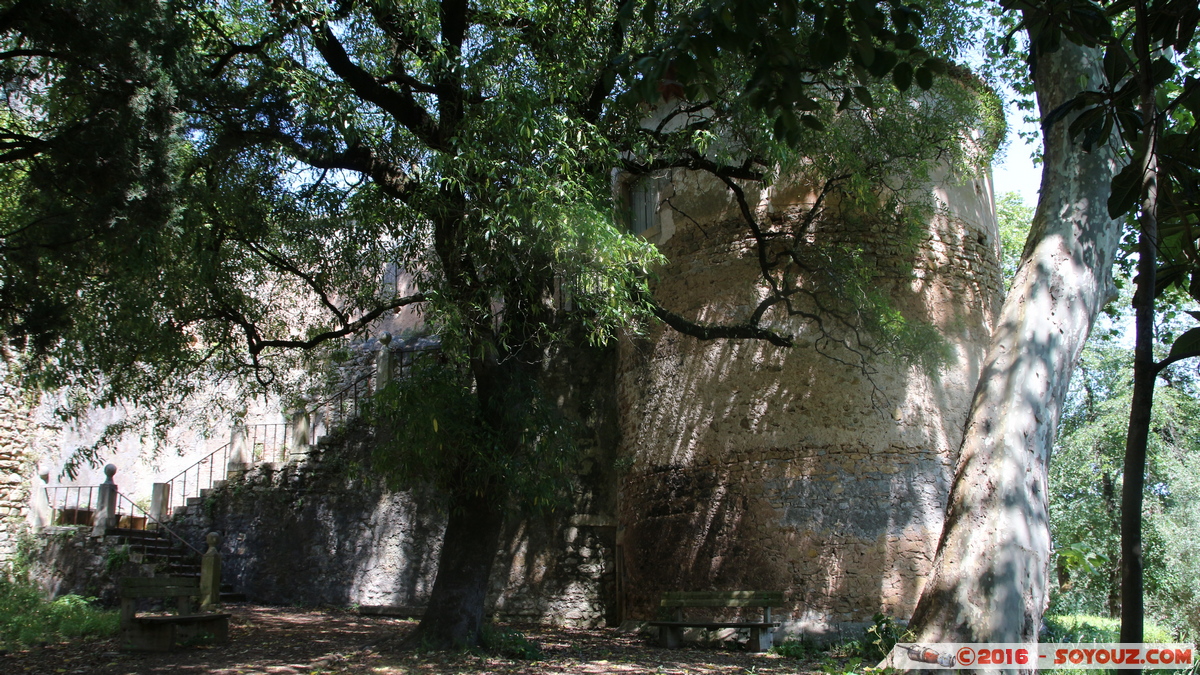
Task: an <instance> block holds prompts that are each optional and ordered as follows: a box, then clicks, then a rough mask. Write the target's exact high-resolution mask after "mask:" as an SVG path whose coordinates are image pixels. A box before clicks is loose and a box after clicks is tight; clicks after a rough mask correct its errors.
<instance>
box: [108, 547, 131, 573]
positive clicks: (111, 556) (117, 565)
mask: <svg viewBox="0 0 1200 675" xmlns="http://www.w3.org/2000/svg"><path fill="white" fill-rule="evenodd" d="M129 555H130V550H129V544H125V545H123V546H117V547H114V548H110V549H108V553H107V554H106V555H105V556H104V570H105V571H106V572H108V573H109V574H113V573H115V572H116V571H117V570H119V569H121V568H122V567H124V566H125V563H127V562H129Z"/></svg>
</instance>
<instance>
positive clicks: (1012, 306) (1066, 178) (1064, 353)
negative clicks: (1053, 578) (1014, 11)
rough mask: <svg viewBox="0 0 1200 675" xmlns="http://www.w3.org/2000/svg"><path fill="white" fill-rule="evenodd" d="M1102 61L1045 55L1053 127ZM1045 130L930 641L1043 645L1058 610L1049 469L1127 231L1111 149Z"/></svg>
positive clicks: (1040, 67) (1090, 53) (917, 616)
mask: <svg viewBox="0 0 1200 675" xmlns="http://www.w3.org/2000/svg"><path fill="white" fill-rule="evenodd" d="M1102 55H1103V54H1102V52H1101V51H1100V50H1098V49H1089V48H1084V47H1080V46H1078V45H1075V44H1072V43H1070V42H1068V41H1067V40H1065V39H1064V40H1063V44H1062V47H1061V48H1060V49H1059V50H1057V51H1055V52H1051V53H1041V54H1037V60H1036V66H1035V68H1034V72H1033V75H1034V83H1035V86H1036V91H1037V96H1038V105H1039V106H1040V109H1041V111H1042V113H1043V115H1045V114H1046V113H1048V112H1049V111H1052V110H1054V109H1055V108H1057V107H1058V106H1059V105H1060V104H1062V103H1063V102H1064V101H1066V100H1068V99H1070V98H1071V97H1073V96H1074V95H1075V94H1076V93H1078V92H1079V91H1080V88H1081V85H1082V86H1083V87H1085V88H1097V87H1098V84H1099V82H1100V78H1101V72H1100V67H1101V61H1102ZM1071 119H1072V118H1071V117H1070V116H1068V117H1067V118H1066V119H1062V120H1060V121H1058V122H1057V123H1055V124H1053V125H1051V126H1050V127H1049V128H1046V129H1044V130H1043V135H1044V147H1045V154H1044V161H1045V168H1044V170H1043V173H1042V184H1041V197H1040V200H1039V202H1038V208H1037V211H1036V213H1035V215H1034V221H1033V226H1032V228H1031V230H1030V233H1029V239H1028V241H1027V242H1026V245H1025V251H1024V254H1023V255H1022V260H1021V265H1020V268H1019V269H1018V271H1017V275H1016V278H1015V280H1014V281H1013V286H1012V290H1011V291H1010V292H1009V295H1008V297H1007V299H1006V300H1005V302H1004V307H1003V309H1002V310H1001V314H1000V318H999V320H998V323H997V326H996V330H995V332H994V333H993V335H992V340H991V343H990V344H989V346H988V350H987V355H986V358H985V363H984V368H983V371H982V374H981V376H980V380H979V383H978V385H977V386H976V389H975V397H974V400H973V401H972V405H971V411H970V414H969V416H968V419H967V427H966V433H965V435H964V438H963V442H962V446H961V448H960V451H959V457H958V459H957V462H956V466H955V475H954V480H953V483H952V484H951V491H950V496H949V502H948V504H947V509H946V520H945V526H944V529H943V531H942V536H941V540H940V541H939V544H938V549H937V554H936V556H935V559H934V563H933V570H932V572H931V575H930V577H929V579H928V581H927V583H926V585H925V588H924V590H923V592H922V594H921V597H920V600H919V601H918V604H917V608H916V611H915V612H914V614H913V617H912V622H911V627H912V628H913V629H915V631H916V633H917V635H918V639H920V640H922V641H962V642H1027V641H1034V640H1036V636H1037V631H1038V628H1039V626H1040V623H1041V617H1042V612H1043V611H1044V610H1045V607H1046V602H1047V598H1048V595H1047V594H1048V579H1049V572H1050V562H1051V561H1050V553H1051V543H1050V529H1049V517H1048V513H1047V463H1048V461H1049V455H1050V448H1051V444H1052V443H1053V440H1054V434H1055V430H1056V427H1057V425H1058V419H1059V414H1060V410H1061V405H1062V401H1063V399H1064V397H1065V395H1066V392H1067V386H1068V384H1069V381H1070V376H1071V371H1072V369H1073V368H1074V365H1075V362H1076V361H1077V359H1078V356H1079V353H1080V351H1081V350H1082V348H1083V344H1084V342H1085V341H1086V340H1087V336H1088V332H1089V331H1090V330H1091V326H1092V322H1093V320H1094V319H1095V317H1096V314H1097V313H1098V312H1099V310H1100V308H1101V307H1102V306H1103V304H1104V303H1105V302H1106V300H1107V299H1108V297H1109V296H1110V294H1111V285H1112V284H1111V277H1110V275H1111V267H1112V262H1113V255H1114V253H1115V251H1116V248H1117V242H1118V237H1119V226H1118V223H1117V222H1116V221H1113V220H1112V219H1111V218H1109V217H1108V212H1107V207H1106V200H1107V197H1108V194H1109V184H1110V181H1111V179H1112V177H1113V175H1114V172H1115V171H1116V170H1117V169H1118V160H1117V158H1116V157H1115V156H1114V153H1113V151H1112V149H1111V147H1109V146H1107V145H1104V146H1101V147H1099V148H1097V149H1095V150H1093V151H1092V152H1091V153H1086V152H1084V151H1083V150H1082V148H1081V147H1080V146H1079V144H1078V143H1076V142H1074V141H1072V140H1071V139H1070V137H1069V134H1068V133H1067V127H1068V125H1069V124H1070V122H1071Z"/></svg>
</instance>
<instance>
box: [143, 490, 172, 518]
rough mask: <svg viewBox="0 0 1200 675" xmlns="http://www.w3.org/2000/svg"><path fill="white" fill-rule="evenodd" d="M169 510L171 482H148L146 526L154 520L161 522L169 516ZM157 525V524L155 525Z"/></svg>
mask: <svg viewBox="0 0 1200 675" xmlns="http://www.w3.org/2000/svg"><path fill="white" fill-rule="evenodd" d="M170 512H171V484H170V483H151V484H150V520H151V522H149V523H146V527H150V526H151V525H154V524H155V521H157V522H159V523H162V522H166V520H167V518H170V517H171V516H170ZM155 527H157V525H155Z"/></svg>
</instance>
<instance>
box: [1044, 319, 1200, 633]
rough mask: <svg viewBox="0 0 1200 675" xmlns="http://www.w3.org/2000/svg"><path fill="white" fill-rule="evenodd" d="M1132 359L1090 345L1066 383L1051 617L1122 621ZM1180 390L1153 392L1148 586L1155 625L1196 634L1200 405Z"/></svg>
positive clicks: (1199, 614) (1199, 623) (1174, 385)
mask: <svg viewBox="0 0 1200 675" xmlns="http://www.w3.org/2000/svg"><path fill="white" fill-rule="evenodd" d="M1130 360H1131V358H1130V354H1129V351H1128V350H1126V349H1122V348H1120V347H1116V346H1113V345H1111V344H1109V343H1104V342H1100V341H1096V340H1093V341H1092V343H1091V344H1090V345H1089V347H1088V349H1087V351H1085V352H1084V357H1083V361H1082V362H1081V364H1080V366H1079V376H1078V377H1076V378H1074V380H1073V382H1072V391H1071V395H1070V397H1069V399H1068V401H1067V405H1066V408H1065V410H1064V414H1063V424H1062V429H1061V432H1060V434H1059V438H1058V440H1057V442H1056V445H1055V448H1054V462H1053V463H1052V464H1051V466H1050V485H1051V491H1050V515H1051V531H1052V535H1053V537H1054V545H1055V548H1056V549H1057V550H1058V552H1059V562H1058V567H1059V573H1058V579H1059V586H1058V589H1057V592H1056V593H1055V594H1054V595H1053V598H1052V602H1051V611H1052V612H1056V613H1061V614H1076V613H1091V614H1108V615H1111V616H1114V617H1115V616H1118V615H1119V606H1120V600H1119V598H1120V594H1119V586H1120V575H1119V573H1118V567H1117V566H1118V564H1119V560H1120V491H1121V483H1122V479H1123V476H1122V459H1123V457H1124V453H1125V435H1126V429H1127V428H1128V424H1129V405H1130V395H1131V389H1130V386H1131V385H1130V378H1131V369H1130V367H1129V365H1128V364H1129V362H1130ZM1183 385H1184V383H1183V382H1181V381H1178V380H1175V379H1173V380H1172V381H1171V382H1165V381H1161V380H1160V382H1159V386H1158V388H1157V390H1156V391H1155V405H1154V409H1153V419H1152V423H1151V429H1152V432H1151V435H1150V442H1149V448H1148V453H1147V456H1148V466H1147V468H1146V472H1147V473H1146V476H1147V478H1146V505H1145V511H1144V517H1145V526H1144V527H1145V530H1144V537H1145V578H1146V593H1147V606H1148V609H1149V611H1150V615H1151V616H1152V617H1153V618H1154V620H1155V621H1156V622H1158V623H1160V624H1162V625H1164V626H1170V627H1171V628H1172V629H1174V630H1175V631H1178V633H1179V635H1178V636H1179V637H1191V638H1194V637H1195V636H1196V635H1198V634H1200V595H1197V593H1196V589H1195V583H1194V580H1195V578H1196V574H1198V573H1200V569H1197V563H1198V562H1200V557H1197V556H1196V551H1195V532H1196V528H1197V527H1200V512H1198V511H1197V509H1196V504H1197V503H1200V484H1198V483H1197V479H1196V476H1197V475H1200V474H1197V469H1198V468H1200V427H1198V426H1197V424H1196V422H1197V420H1200V401H1197V399H1196V398H1195V396H1194V395H1193V394H1191V393H1189V392H1188V391H1187V388H1186V387H1185V386H1183Z"/></svg>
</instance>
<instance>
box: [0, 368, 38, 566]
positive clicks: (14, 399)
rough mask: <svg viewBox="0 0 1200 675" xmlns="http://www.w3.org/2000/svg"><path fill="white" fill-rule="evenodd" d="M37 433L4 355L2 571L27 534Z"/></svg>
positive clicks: (0, 391) (0, 372)
mask: <svg viewBox="0 0 1200 675" xmlns="http://www.w3.org/2000/svg"><path fill="white" fill-rule="evenodd" d="M33 432H34V425H33V419H32V405H31V402H30V401H28V400H27V393H26V392H25V391H23V390H22V389H21V388H20V387H18V386H17V385H16V383H14V382H13V381H12V378H11V376H10V374H9V371H8V365H7V362H5V361H4V360H3V356H2V355H0V567H7V566H9V565H11V564H12V563H13V561H14V560H15V559H16V557H17V547H18V541H19V538H20V536H21V534H22V533H23V532H25V530H26V519H27V518H28V514H29V497H30V492H29V491H30V485H31V483H30V480H31V478H33V473H34V471H33V456H32V434H33ZM34 480H36V479H34Z"/></svg>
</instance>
